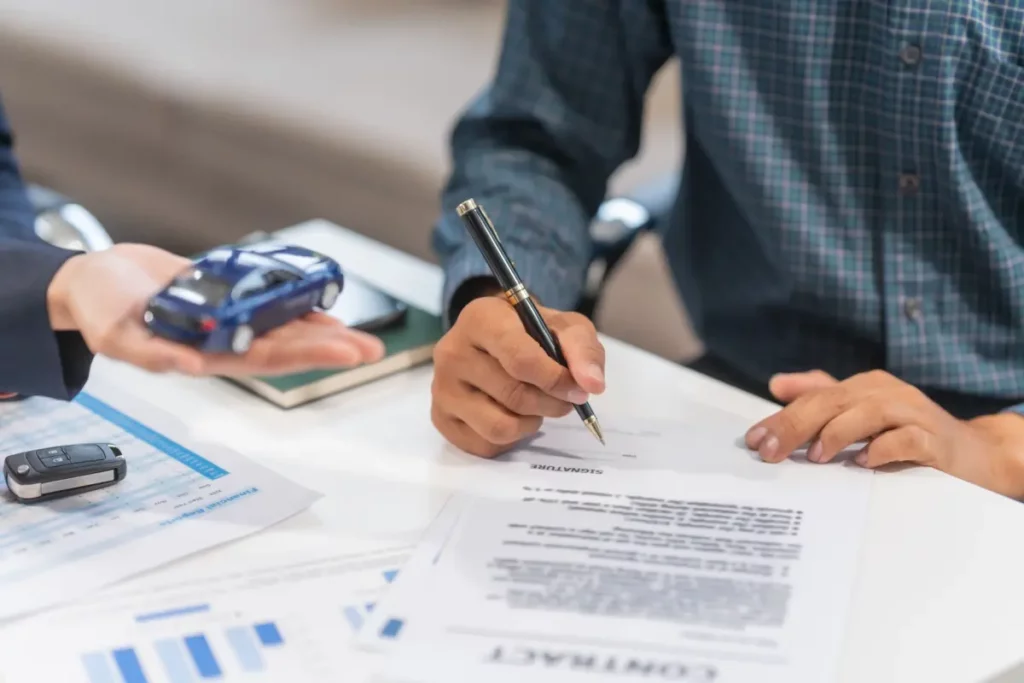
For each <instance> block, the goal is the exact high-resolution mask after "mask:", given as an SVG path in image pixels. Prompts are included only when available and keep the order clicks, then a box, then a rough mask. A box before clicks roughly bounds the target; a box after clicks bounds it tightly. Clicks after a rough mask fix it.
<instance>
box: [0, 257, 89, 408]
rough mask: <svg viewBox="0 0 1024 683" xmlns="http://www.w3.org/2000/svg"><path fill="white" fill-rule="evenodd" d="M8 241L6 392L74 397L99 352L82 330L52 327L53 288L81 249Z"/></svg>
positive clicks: (2, 361)
mask: <svg viewBox="0 0 1024 683" xmlns="http://www.w3.org/2000/svg"><path fill="white" fill-rule="evenodd" d="M7 244H9V245H11V248H9V249H7V248H5V249H0V251H3V252H6V253H0V268H2V269H5V270H7V272H6V273H5V274H4V276H0V281H2V284H3V285H4V290H5V291H3V292H0V311H2V315H3V317H4V325H3V330H0V368H2V370H0V393H6V392H13V393H17V394H18V395H20V396H44V397H47V398H55V399H60V400H71V399H73V398H74V397H75V396H76V395H77V394H78V393H79V392H80V391H81V390H82V388H83V387H84V386H85V383H86V381H87V380H88V377H89V371H90V369H91V366H92V361H93V358H94V355H93V353H92V352H91V351H90V350H89V347H88V346H87V345H86V343H85V340H84V339H83V338H82V335H81V334H79V333H78V332H76V331H61V332H55V331H54V330H53V329H52V328H51V327H50V314H49V309H48V306H47V290H48V289H49V286H50V282H51V281H52V280H53V276H54V275H55V274H56V272H57V271H58V270H59V269H60V268H61V266H63V265H64V263H65V262H66V261H67V260H68V259H69V258H71V257H72V256H75V255H77V254H78V253H79V252H75V251H70V250H66V249H60V248H58V247H54V246H52V245H49V244H45V243H42V242H39V243H33V242H30V241H27V240H11V241H9V242H8V243H7ZM7 260H11V261H12V263H4V262H5V261H7ZM13 261H16V263H15V262H13Z"/></svg>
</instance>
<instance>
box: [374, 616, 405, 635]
mask: <svg viewBox="0 0 1024 683" xmlns="http://www.w3.org/2000/svg"><path fill="white" fill-rule="evenodd" d="M404 625H405V622H403V621H402V620H401V619H388V621H387V623H385V624H384V627H383V628H382V629H381V630H380V635H381V637H382V638H397V637H398V633H399V632H400V631H401V630H402V626H404Z"/></svg>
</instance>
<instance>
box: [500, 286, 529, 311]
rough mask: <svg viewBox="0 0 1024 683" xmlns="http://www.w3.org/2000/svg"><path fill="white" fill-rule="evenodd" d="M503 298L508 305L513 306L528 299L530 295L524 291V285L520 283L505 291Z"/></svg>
mask: <svg viewBox="0 0 1024 683" xmlns="http://www.w3.org/2000/svg"><path fill="white" fill-rule="evenodd" d="M505 298H506V299H507V300H508V302H509V303H510V304H512V305H513V306H515V305H516V304H518V303H519V302H521V301H526V300H527V299H529V298H530V293H529V292H528V291H526V285H524V284H522V283H520V284H518V285H516V286H515V287H513V288H512V289H507V290H505Z"/></svg>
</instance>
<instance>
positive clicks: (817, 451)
mask: <svg viewBox="0 0 1024 683" xmlns="http://www.w3.org/2000/svg"><path fill="white" fill-rule="evenodd" d="M822 449H823V446H822V445H821V441H820V440H817V441H815V442H814V443H812V444H811V448H810V450H808V451H807V459H808V460H810V461H811V462H821V451H822Z"/></svg>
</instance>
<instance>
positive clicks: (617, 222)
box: [576, 172, 680, 318]
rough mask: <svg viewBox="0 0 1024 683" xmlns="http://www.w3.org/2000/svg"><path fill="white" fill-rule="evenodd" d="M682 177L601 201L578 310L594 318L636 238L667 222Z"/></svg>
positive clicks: (670, 176) (667, 178)
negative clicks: (613, 276) (614, 274)
mask: <svg viewBox="0 0 1024 683" xmlns="http://www.w3.org/2000/svg"><path fill="white" fill-rule="evenodd" d="M679 180H680V176H679V173H678V172H676V173H671V174H668V175H665V176H663V177H661V178H658V179H657V180H656V181H654V182H652V183H649V184H647V185H643V186H641V187H639V188H637V189H636V190H634V191H633V192H630V193H628V194H625V195H622V196H614V197H609V198H608V199H606V200H605V201H604V202H603V203H602V204H601V206H600V207H599V208H598V210H597V215H596V216H595V218H594V220H593V222H591V224H590V237H591V239H592V240H593V253H592V255H591V260H590V267H589V269H588V270H587V277H586V282H585V283H584V287H583V295H582V296H581V297H580V301H579V303H578V304H577V307H576V310H577V311H578V312H580V313H582V314H584V315H586V316H587V317H588V318H592V317H593V314H594V310H595V309H596V307H597V304H598V301H600V299H601V294H602V292H603V291H604V287H605V285H606V284H607V283H608V280H609V278H610V277H611V274H612V273H613V272H614V270H615V267H616V266H617V265H618V264H619V262H620V261H621V260H622V257H623V256H625V255H626V253H627V252H628V251H629V248H630V247H631V246H632V244H633V242H634V241H635V240H636V238H637V237H638V236H639V235H640V234H642V233H644V232H651V231H657V230H659V229H660V227H661V226H662V225H663V224H664V221H665V219H666V218H667V217H668V214H669V212H670V211H671V210H672V206H673V204H674V203H675V199H676V194H677V193H678V191H679Z"/></svg>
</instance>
